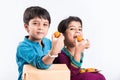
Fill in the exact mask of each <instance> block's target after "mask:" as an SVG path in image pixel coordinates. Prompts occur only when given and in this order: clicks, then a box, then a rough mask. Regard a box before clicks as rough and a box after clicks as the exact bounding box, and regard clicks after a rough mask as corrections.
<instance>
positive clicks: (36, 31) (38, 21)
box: [24, 17, 49, 41]
mask: <svg viewBox="0 0 120 80" xmlns="http://www.w3.org/2000/svg"><path fill="white" fill-rule="evenodd" d="M24 26H25V28H26V30H27V32H28V33H29V39H30V40H32V41H41V40H42V38H44V37H45V36H46V34H47V32H48V29H49V22H48V20H46V19H43V18H38V17H36V18H33V19H31V20H30V21H29V24H25V25H24Z"/></svg>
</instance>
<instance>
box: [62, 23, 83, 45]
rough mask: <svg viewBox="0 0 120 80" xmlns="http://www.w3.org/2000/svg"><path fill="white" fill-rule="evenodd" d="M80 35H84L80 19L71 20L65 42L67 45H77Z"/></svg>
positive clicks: (65, 34)
mask: <svg viewBox="0 0 120 80" xmlns="http://www.w3.org/2000/svg"><path fill="white" fill-rule="evenodd" d="M78 35H81V36H82V25H81V23H80V22H79V21H71V22H70V23H69V24H68V26H67V29H66V31H65V33H64V36H65V44H66V45H67V46H75V42H76V38H77V36H78Z"/></svg>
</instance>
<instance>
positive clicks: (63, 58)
mask: <svg viewBox="0 0 120 80" xmlns="http://www.w3.org/2000/svg"><path fill="white" fill-rule="evenodd" d="M82 62H83V53H82V58H81V60H80V62H78V61H76V60H74V58H73V56H72V55H71V54H70V53H69V52H68V51H67V50H66V49H65V48H63V49H62V51H61V53H60V54H59V56H58V57H57V58H56V59H55V61H54V63H60V64H66V65H67V66H68V68H69V69H70V71H71V80H106V79H105V77H104V76H103V75H102V74H101V73H99V72H94V73H92V72H84V73H80V69H81V64H82ZM71 63H72V64H74V65H76V66H77V67H78V68H77V67H74V66H73V65H71Z"/></svg>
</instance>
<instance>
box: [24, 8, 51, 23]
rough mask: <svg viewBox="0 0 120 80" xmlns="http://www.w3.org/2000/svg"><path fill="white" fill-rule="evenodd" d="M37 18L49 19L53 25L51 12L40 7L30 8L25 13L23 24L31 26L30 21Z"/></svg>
mask: <svg viewBox="0 0 120 80" xmlns="http://www.w3.org/2000/svg"><path fill="white" fill-rule="evenodd" d="M35 17H39V18H44V19H47V20H48V21H49V24H50V23H51V18H50V14H49V12H48V11H47V10H46V9H44V8H42V7H39V6H31V7H28V8H27V9H26V10H25V12H24V15H23V22H24V23H26V24H29V21H30V20H31V19H33V18H35Z"/></svg>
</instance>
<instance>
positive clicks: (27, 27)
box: [24, 23, 29, 32]
mask: <svg viewBox="0 0 120 80" xmlns="http://www.w3.org/2000/svg"><path fill="white" fill-rule="evenodd" d="M24 28H25V30H26V31H27V32H29V26H28V24H26V23H25V24H24Z"/></svg>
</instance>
